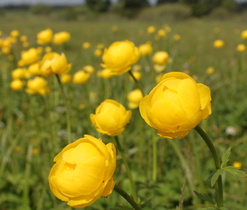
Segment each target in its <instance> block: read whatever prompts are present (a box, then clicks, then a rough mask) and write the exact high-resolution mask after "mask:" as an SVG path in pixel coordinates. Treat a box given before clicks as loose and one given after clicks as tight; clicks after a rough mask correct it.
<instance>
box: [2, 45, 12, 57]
mask: <svg viewBox="0 0 247 210" xmlns="http://www.w3.org/2000/svg"><path fill="white" fill-rule="evenodd" d="M1 52H2V53H3V54H4V55H8V54H9V53H10V52H11V48H10V47H2V49H1Z"/></svg>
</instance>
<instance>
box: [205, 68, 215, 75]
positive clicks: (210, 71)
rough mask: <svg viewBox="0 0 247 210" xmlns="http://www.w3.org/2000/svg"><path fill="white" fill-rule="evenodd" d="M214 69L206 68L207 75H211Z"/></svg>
mask: <svg viewBox="0 0 247 210" xmlns="http://www.w3.org/2000/svg"><path fill="white" fill-rule="evenodd" d="M214 71H215V70H214V68H213V67H208V68H207V74H213V73H214Z"/></svg>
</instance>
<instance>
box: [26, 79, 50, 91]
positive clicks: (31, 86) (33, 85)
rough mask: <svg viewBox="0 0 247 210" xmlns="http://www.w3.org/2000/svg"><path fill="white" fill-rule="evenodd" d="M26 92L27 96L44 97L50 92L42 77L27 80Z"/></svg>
mask: <svg viewBox="0 0 247 210" xmlns="http://www.w3.org/2000/svg"><path fill="white" fill-rule="evenodd" d="M26 92H27V93H29V94H40V95H45V94H47V93H49V92H50V89H49V88H48V86H47V81H46V80H45V79H44V78H43V77H34V78H33V79H30V80H28V82H27V89H26Z"/></svg>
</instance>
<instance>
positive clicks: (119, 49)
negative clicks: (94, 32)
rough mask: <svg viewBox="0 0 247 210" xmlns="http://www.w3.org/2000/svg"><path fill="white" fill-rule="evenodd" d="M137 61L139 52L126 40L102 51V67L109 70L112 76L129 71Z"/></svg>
mask: <svg viewBox="0 0 247 210" xmlns="http://www.w3.org/2000/svg"><path fill="white" fill-rule="evenodd" d="M138 59H139V51H138V48H137V47H135V45H134V44H133V43H132V42H130V41H128V40H126V41H119V42H114V43H113V44H111V45H110V47H109V48H108V49H105V50H104V54H103V56H102V60H103V62H104V64H102V66H103V67H104V68H106V69H110V70H111V71H112V74H114V75H121V74H123V73H125V72H127V71H129V70H130V68H131V66H132V64H134V63H135V62H137V60H138Z"/></svg>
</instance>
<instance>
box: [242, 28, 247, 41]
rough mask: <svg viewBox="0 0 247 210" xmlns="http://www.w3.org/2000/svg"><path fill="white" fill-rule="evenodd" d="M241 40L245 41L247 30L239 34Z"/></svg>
mask: <svg viewBox="0 0 247 210" xmlns="http://www.w3.org/2000/svg"><path fill="white" fill-rule="evenodd" d="M241 37H242V39H247V29H246V30H244V31H242V32H241Z"/></svg>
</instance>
